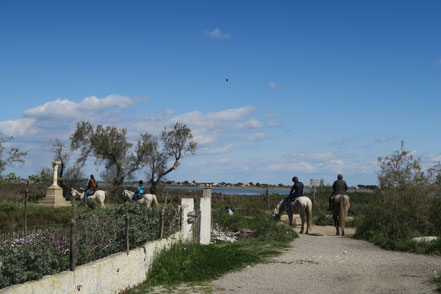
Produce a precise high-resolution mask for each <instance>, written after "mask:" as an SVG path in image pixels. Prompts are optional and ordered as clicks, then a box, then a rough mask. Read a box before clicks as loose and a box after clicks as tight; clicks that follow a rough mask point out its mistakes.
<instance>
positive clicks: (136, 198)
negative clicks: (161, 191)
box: [133, 180, 144, 201]
mask: <svg viewBox="0 0 441 294" xmlns="http://www.w3.org/2000/svg"><path fill="white" fill-rule="evenodd" d="M138 183H139V185H138V190H137V191H136V193H135V195H133V200H135V201H138V200H139V198H138V197H139V196H140V195H142V194H144V182H143V181H142V180H141V181H139V182H138Z"/></svg>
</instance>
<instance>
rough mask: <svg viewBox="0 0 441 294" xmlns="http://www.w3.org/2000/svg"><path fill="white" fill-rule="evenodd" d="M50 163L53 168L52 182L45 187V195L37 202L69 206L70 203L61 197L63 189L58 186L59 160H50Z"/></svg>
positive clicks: (46, 204)
mask: <svg viewBox="0 0 441 294" xmlns="http://www.w3.org/2000/svg"><path fill="white" fill-rule="evenodd" d="M51 163H52V166H53V168H54V177H53V183H52V185H51V186H49V187H48V188H47V192H46V197H44V198H43V199H42V200H41V201H40V202H39V203H38V204H39V205H43V206H50V207H62V206H71V203H70V202H69V201H66V200H65V199H64V197H63V189H62V188H61V187H60V186H58V166H59V165H60V164H61V161H52V162H51Z"/></svg>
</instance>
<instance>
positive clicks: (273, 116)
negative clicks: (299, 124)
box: [263, 112, 280, 118]
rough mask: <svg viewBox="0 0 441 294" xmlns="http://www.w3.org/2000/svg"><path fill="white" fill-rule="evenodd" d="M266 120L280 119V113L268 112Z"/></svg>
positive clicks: (265, 115)
mask: <svg viewBox="0 0 441 294" xmlns="http://www.w3.org/2000/svg"><path fill="white" fill-rule="evenodd" d="M263 116H264V117H266V118H277V117H280V113H277V112H267V113H265V114H264V115H263Z"/></svg>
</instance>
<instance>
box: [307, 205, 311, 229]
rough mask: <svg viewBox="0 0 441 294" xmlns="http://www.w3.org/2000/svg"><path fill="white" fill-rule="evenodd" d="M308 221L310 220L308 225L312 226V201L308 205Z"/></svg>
mask: <svg viewBox="0 0 441 294" xmlns="http://www.w3.org/2000/svg"><path fill="white" fill-rule="evenodd" d="M306 221H307V222H308V224H307V226H308V227H309V228H312V202H311V201H309V202H308V205H307V206H306Z"/></svg>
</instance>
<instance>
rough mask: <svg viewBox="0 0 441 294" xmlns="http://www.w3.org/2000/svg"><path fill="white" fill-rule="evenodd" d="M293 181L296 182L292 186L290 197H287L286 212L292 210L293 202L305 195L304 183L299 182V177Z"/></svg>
mask: <svg viewBox="0 0 441 294" xmlns="http://www.w3.org/2000/svg"><path fill="white" fill-rule="evenodd" d="M292 181H293V182H294V185H292V188H291V191H290V192H289V196H287V197H285V207H286V210H289V209H291V205H289V204H290V203H291V201H293V200H294V199H295V198H297V197H300V196H302V195H303V183H302V182H300V181H299V178H298V177H293V178H292Z"/></svg>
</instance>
